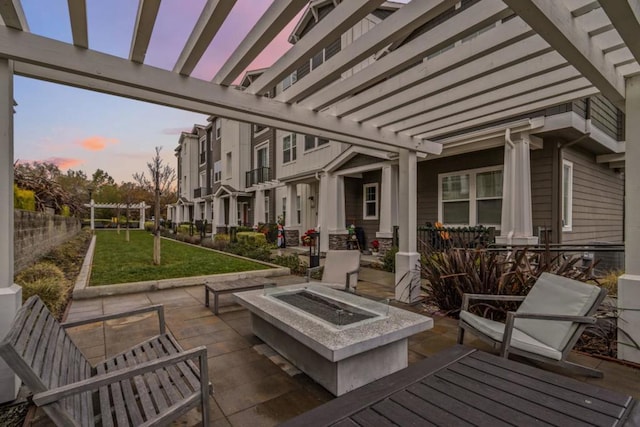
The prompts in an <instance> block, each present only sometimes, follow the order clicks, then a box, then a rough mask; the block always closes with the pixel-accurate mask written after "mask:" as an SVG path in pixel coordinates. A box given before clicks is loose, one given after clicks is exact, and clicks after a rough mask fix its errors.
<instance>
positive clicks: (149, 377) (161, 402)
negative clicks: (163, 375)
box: [135, 345, 169, 412]
mask: <svg viewBox="0 0 640 427" xmlns="http://www.w3.org/2000/svg"><path fill="white" fill-rule="evenodd" d="M135 356H136V360H137V361H138V363H143V362H147V361H149V360H151V359H150V358H149V356H148V355H147V351H146V350H145V349H144V345H142V346H140V347H138V348H136V349H135ZM144 378H145V379H146V381H147V384H148V385H149V389H150V390H151V396H152V397H153V401H154V402H155V406H156V408H158V412H161V411H163V410H165V409H166V408H167V407H168V406H169V405H168V404H167V399H166V398H165V396H164V394H162V390H161V389H160V383H159V381H158V376H157V375H155V374H154V373H153V372H149V373H146V374H144Z"/></svg>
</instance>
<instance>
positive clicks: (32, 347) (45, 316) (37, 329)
mask: <svg viewBox="0 0 640 427" xmlns="http://www.w3.org/2000/svg"><path fill="white" fill-rule="evenodd" d="M52 321H53V316H52V315H51V313H49V312H48V311H47V310H42V311H41V312H40V315H39V316H38V320H37V321H36V322H35V324H34V327H33V330H31V331H30V332H29V338H28V340H27V341H28V342H27V345H26V348H25V351H24V355H23V356H22V357H23V358H24V360H25V362H27V363H28V364H29V365H31V366H33V360H34V358H35V353H36V349H37V348H38V347H39V346H40V340H41V339H42V340H45V341H46V339H47V336H46V335H45V334H44V329H45V326H46V325H47V324H51V322H52Z"/></svg>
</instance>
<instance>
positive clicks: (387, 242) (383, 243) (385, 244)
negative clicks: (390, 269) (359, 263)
mask: <svg viewBox="0 0 640 427" xmlns="http://www.w3.org/2000/svg"><path fill="white" fill-rule="evenodd" d="M378 243H380V246H379V247H378V251H379V252H380V255H384V254H385V253H387V251H388V250H390V249H391V247H392V246H393V239H388V238H386V237H378Z"/></svg>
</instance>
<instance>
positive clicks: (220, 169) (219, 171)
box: [211, 160, 222, 183]
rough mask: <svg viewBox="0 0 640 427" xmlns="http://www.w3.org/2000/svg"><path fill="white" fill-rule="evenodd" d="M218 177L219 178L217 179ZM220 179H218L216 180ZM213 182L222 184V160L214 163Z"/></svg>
mask: <svg viewBox="0 0 640 427" xmlns="http://www.w3.org/2000/svg"><path fill="white" fill-rule="evenodd" d="M216 165H218V166H219V167H218V169H219V170H218V172H217V173H216ZM216 175H217V177H216ZM216 178H218V179H216ZM211 181H212V182H214V183H216V182H220V181H222V160H218V161H216V162H214V163H213V179H212V180H211Z"/></svg>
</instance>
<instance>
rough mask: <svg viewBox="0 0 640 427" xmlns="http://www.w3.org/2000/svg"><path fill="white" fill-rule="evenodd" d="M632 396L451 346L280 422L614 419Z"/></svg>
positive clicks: (637, 414) (627, 419) (627, 413)
mask: <svg viewBox="0 0 640 427" xmlns="http://www.w3.org/2000/svg"><path fill="white" fill-rule="evenodd" d="M639 420H640V405H638V403H637V402H636V401H634V400H633V399H632V398H631V397H629V396H625V395H622V394H620V393H616V392H612V391H609V390H604V389H601V388H600V387H597V386H594V385H592V384H585V383H583V382H579V381H577V380H574V379H571V378H567V377H564V376H562V375H558V374H554V373H551V372H546V371H543V370H540V369H538V368H534V367H531V366H527V365H523V364H521V363H517V362H513V361H510V360H506V359H503V358H499V357H497V356H493V355H489V354H486V353H482V352H480V351H477V350H473V349H469V348H467V347H464V346H460V345H458V346H454V347H452V348H450V349H447V350H444V351H442V352H440V353H438V354H436V355H434V356H432V357H430V358H427V359H425V360H423V361H420V362H418V363H416V364H414V365H411V366H410V367H409V368H407V369H404V370H402V371H399V372H397V373H395V374H392V375H389V376H387V377H385V378H382V379H380V380H378V381H375V382H373V383H371V384H368V385H366V386H364V387H362V388H360V389H357V390H355V391H353V392H351V393H347V394H346V395H344V396H341V397H339V398H337V399H334V400H332V401H330V402H327V403H326V404H324V405H322V406H319V407H317V408H315V409H313V410H311V411H309V412H307V413H305V414H302V415H300V416H298V417H296V418H294V419H292V420H289V421H287V422H285V423H284V424H282V425H283V426H285V427H293V426H301V427H302V426H304V427H311V426H340V427H348V426H353V425H376V426H378V425H380V426H384V425H400V426H405V425H420V426H423V425H424V426H428V425H456V426H466V425H477V426H487V427H496V426H513V425H517V426H548V425H556V426H562V427H565V426H567V427H570V426H584V425H602V426H620V425H625V424H624V423H627V424H626V425H638V424H633V423H634V422H636V423H637V422H638V421H639Z"/></svg>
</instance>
